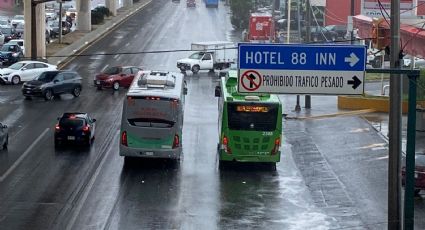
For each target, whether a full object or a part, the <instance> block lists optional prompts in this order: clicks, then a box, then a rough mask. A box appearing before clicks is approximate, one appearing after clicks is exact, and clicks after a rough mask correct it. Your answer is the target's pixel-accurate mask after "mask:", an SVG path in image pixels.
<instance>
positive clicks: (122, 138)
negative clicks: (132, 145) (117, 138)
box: [121, 131, 128, 146]
mask: <svg viewBox="0 0 425 230" xmlns="http://www.w3.org/2000/svg"><path fill="white" fill-rule="evenodd" d="M121 144H122V145H124V146H128V143H127V132H126V131H124V132H122V134H121Z"/></svg>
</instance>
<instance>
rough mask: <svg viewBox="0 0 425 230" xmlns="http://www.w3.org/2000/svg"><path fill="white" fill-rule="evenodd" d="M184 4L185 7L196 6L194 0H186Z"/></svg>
mask: <svg viewBox="0 0 425 230" xmlns="http://www.w3.org/2000/svg"><path fill="white" fill-rule="evenodd" d="M186 6H187V7H196V2H195V0H186Z"/></svg>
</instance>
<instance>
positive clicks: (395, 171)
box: [388, 0, 402, 230]
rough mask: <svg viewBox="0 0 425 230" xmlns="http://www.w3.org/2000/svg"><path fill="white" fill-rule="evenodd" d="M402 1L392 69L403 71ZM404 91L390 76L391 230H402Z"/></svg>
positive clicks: (396, 7) (394, 20) (396, 14)
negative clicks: (401, 57) (402, 100)
mask: <svg viewBox="0 0 425 230" xmlns="http://www.w3.org/2000/svg"><path fill="white" fill-rule="evenodd" d="M399 53H400V0H391V47H390V55H391V56H390V65H391V68H392V69H398V68H400V59H399V58H400V57H399ZM401 91H402V81H401V77H400V75H399V74H391V75H390V113H389V127H388V131H389V132H388V139H389V150H388V155H389V159H388V230H399V229H401V208H400V207H401V205H400V204H401V180H400V171H401V165H400V163H401V140H402V139H401V131H402V129H401V95H402V94H401Z"/></svg>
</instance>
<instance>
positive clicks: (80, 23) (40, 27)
mask: <svg viewBox="0 0 425 230" xmlns="http://www.w3.org/2000/svg"><path fill="white" fill-rule="evenodd" d="M32 1H33V0H28V1H24V16H25V32H24V40H25V44H24V45H25V54H24V55H25V57H28V58H29V57H31V50H32V49H31V2H32ZM92 1H93V0H75V8H76V9H77V19H76V20H77V21H76V24H77V27H76V30H79V31H91V4H92ZM118 1H119V0H104V2H105V6H106V7H107V8H108V9H109V10H110V11H111V12H112V15H114V16H115V15H116V14H117V9H118V6H119V5H118ZM122 1H123V6H124V7H131V6H133V0H122ZM51 2H55V1H54V0H53V1H51ZM45 5H46V3H40V4H37V6H36V9H35V12H36V13H35V15H36V18H35V21H36V22H35V23H36V37H37V43H36V47H37V57H45V56H46V44H45V41H46V33H45V31H46V23H45V22H46V18H45V17H46V14H45ZM58 20H59V19H58Z"/></svg>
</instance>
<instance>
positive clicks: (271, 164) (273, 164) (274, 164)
mask: <svg viewBox="0 0 425 230" xmlns="http://www.w3.org/2000/svg"><path fill="white" fill-rule="evenodd" d="M269 167H270V170H271V171H276V163H275V162H273V163H269Z"/></svg>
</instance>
